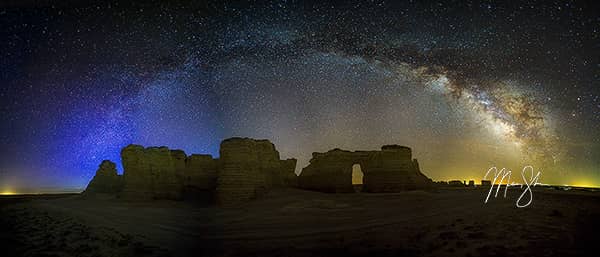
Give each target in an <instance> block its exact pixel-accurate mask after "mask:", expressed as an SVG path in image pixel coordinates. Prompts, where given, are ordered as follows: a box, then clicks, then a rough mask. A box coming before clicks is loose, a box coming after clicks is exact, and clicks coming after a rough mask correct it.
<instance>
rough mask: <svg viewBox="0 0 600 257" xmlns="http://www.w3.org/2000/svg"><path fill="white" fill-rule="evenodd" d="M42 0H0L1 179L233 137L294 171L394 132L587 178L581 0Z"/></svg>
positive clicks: (587, 22)
mask: <svg viewBox="0 0 600 257" xmlns="http://www.w3.org/2000/svg"><path fill="white" fill-rule="evenodd" d="M39 4H40V3H36V5H34V4H27V3H25V4H13V5H10V4H7V5H4V6H2V7H0V25H1V26H0V34H1V35H2V38H3V40H2V41H1V42H0V46H1V49H2V51H1V52H0V68H1V70H0V80H1V81H2V88H1V89H0V98H1V99H2V100H1V104H0V107H1V109H0V111H1V112H2V116H1V117H2V127H1V129H2V135H1V136H0V143H1V144H2V146H3V147H2V148H1V151H2V152H1V153H0V188H1V187H8V186H12V187H29V188H42V187H51V186H56V187H61V188H82V187H84V186H85V185H86V183H87V182H88V181H89V179H90V178H91V177H92V176H93V174H94V171H95V170H96V168H97V165H98V164H99V163H100V161H101V160H103V159H110V160H113V161H115V162H117V163H118V162H119V151H120V149H121V148H122V147H123V146H125V145H127V144H130V143H137V144H143V145H166V146H169V147H171V148H180V149H183V150H185V151H186V152H187V153H188V154H189V153H210V154H213V155H214V156H218V147H219V142H220V141H221V140H222V139H224V138H227V137H231V136H248V137H255V138H267V139H270V140H271V141H273V142H274V143H275V145H276V146H277V147H278V149H279V151H280V152H281V155H282V156H283V157H295V158H298V159H299V164H298V168H297V169H298V172H299V171H300V169H301V168H302V167H304V166H305V165H306V164H307V162H308V159H309V158H310V156H311V153H312V152H314V151H327V150H329V149H331V148H334V147H340V148H346V149H365V150H368V149H377V148H378V147H379V146H381V145H383V144H391V143H397V144H403V145H408V146H410V147H412V148H413V151H414V155H415V157H417V158H419V161H420V163H421V165H422V169H423V171H424V172H425V173H426V174H427V175H428V176H430V177H432V178H433V179H434V180H446V179H479V178H480V177H481V176H482V175H483V172H484V171H485V170H487V169H488V168H489V167H490V166H499V167H505V166H506V167H509V168H512V169H514V170H520V167H522V166H523V165H525V164H533V165H534V167H536V168H539V169H541V171H542V172H543V177H542V182H544V183H560V184H586V185H600V158H598V157H600V141H599V140H600V139H599V138H600V133H599V132H598V131H600V125H599V124H600V90H599V89H598V85H597V84H598V81H600V80H599V79H600V72H599V70H600V64H599V63H598V61H599V60H600V45H599V44H598V42H600V38H599V37H600V31H599V28H600V16H599V15H598V14H599V13H600V11H599V8H598V6H597V5H594V4H593V3H588V2H584V1H554V2H551V1H521V2H518V3H513V2H511V3H508V2H505V1H497V2H496V1H481V2H480V1H414V2H413V1H407V2H398V3H396V2H386V1H351V2H347V3H334V2H327V1H308V2H307V1H269V2H260V3H258V2H247V3H230V2H221V1H193V2H183V1H174V2H169V3H167V2H165V1H159V2H155V3H152V2H145V3H118V2H111V3H102V4H97V5H93V4H83V3H69V4H67V3H63V2H56V3H52V2H48V3H45V4H44V5H39ZM119 168H120V167H119Z"/></svg>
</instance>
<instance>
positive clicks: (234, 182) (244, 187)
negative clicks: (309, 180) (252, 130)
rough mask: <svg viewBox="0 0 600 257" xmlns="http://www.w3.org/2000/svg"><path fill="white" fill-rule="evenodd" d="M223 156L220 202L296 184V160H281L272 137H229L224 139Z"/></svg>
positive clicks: (219, 179) (233, 200)
mask: <svg viewBox="0 0 600 257" xmlns="http://www.w3.org/2000/svg"><path fill="white" fill-rule="evenodd" d="M220 155H221V158H220V161H219V165H220V169H219V172H218V176H217V201H218V202H219V203H220V204H228V203H239V202H245V201H247V200H249V199H253V198H256V197H259V196H260V195H262V194H263V193H265V192H266V191H267V190H268V189H269V188H273V187H281V186H287V185H288V184H290V185H293V184H295V182H294V181H293V179H292V178H291V175H290V174H293V175H294V176H295V174H294V169H295V167H296V160H295V159H288V160H280V159H279V152H277V150H276V149H275V145H273V144H272V143H271V142H269V141H268V140H254V139H251V138H230V139H226V140H224V141H223V142H221V150H220Z"/></svg>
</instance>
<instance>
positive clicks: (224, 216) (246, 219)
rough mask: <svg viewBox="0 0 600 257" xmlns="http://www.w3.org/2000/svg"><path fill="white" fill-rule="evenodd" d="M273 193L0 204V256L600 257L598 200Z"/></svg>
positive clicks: (577, 194) (576, 194)
mask: <svg viewBox="0 0 600 257" xmlns="http://www.w3.org/2000/svg"><path fill="white" fill-rule="evenodd" d="M521 192H522V190H520V189H518V188H516V189H512V190H509V192H508V196H507V198H506V199H505V198H497V199H494V198H491V199H490V201H489V202H488V203H487V204H484V203H483V200H484V199H485V196H486V195H487V190H484V189H472V188H469V189H467V188H459V189H450V188H447V189H437V190H431V191H410V192H403V193H394V194H366V193H358V194H324V193H318V192H309V191H303V190H296V189H285V190H274V191H271V192H270V193H269V194H268V195H267V196H266V197H264V198H263V199H260V200H256V201H253V202H250V203H248V204H245V205H243V206H239V207H236V208H219V207H215V206H201V205H198V204H194V203H189V202H174V201H153V202H127V201H123V200H118V199H102V198H94V199H89V198H87V199H86V198H83V197H81V196H79V195H68V196H65V197H28V198H19V197H3V198H1V200H0V204H1V205H0V215H1V216H0V217H1V218H0V228H1V234H0V242H2V249H1V250H2V251H1V254H0V255H1V256H361V255H364V256H366V255H368V256H525V255H527V256H582V255H588V256H595V253H598V250H599V244H598V242H597V239H596V238H597V237H596V235H597V233H598V231H600V230H599V229H600V216H599V215H600V192H587V191H576V190H571V191H558V190H554V189H549V188H535V189H534V192H533V202H532V204H531V205H530V206H529V207H527V208H520V209H519V208H516V206H515V202H516V200H517V198H518V196H519V194H520V193H521Z"/></svg>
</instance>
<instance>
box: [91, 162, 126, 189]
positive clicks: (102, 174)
mask: <svg viewBox="0 0 600 257" xmlns="http://www.w3.org/2000/svg"><path fill="white" fill-rule="evenodd" d="M116 167H117V166H116V164H115V163H114V162H111V161H109V160H104V161H102V163H100V166H99V167H98V170H97V171H96V175H94V178H92V180H91V181H90V184H89V185H88V186H87V188H86V189H85V191H84V194H96V193H103V194H116V193H118V192H119V191H121V189H122V180H121V176H119V175H117V168H116Z"/></svg>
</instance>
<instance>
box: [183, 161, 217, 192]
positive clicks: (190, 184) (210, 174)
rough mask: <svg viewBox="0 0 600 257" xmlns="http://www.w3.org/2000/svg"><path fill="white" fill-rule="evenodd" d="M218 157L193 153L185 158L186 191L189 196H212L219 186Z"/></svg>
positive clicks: (184, 184) (184, 181)
mask: <svg viewBox="0 0 600 257" xmlns="http://www.w3.org/2000/svg"><path fill="white" fill-rule="evenodd" d="M218 161H219V160H218V159H213V158H212V156H211V155H209V154H192V155H190V156H188V157H187V159H186V160H185V170H184V172H183V186H184V193H185V195H186V197H188V198H198V197H199V196H200V195H202V196H205V198H212V196H213V195H214V191H215V189H216V187H217V171H218V168H219V163H218Z"/></svg>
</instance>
